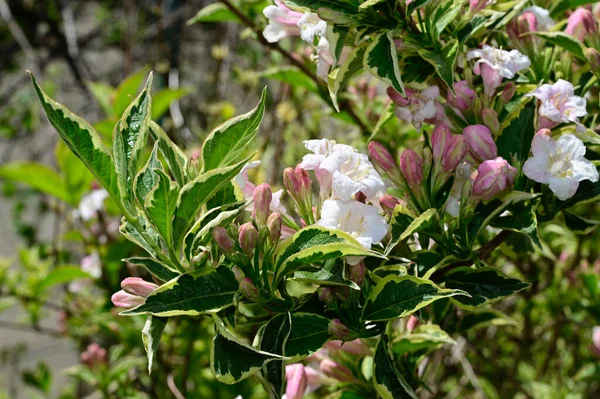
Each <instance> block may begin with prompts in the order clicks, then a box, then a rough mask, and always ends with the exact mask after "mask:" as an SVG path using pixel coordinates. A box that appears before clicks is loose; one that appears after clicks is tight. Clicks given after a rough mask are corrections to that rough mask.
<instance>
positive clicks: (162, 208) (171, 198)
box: [144, 169, 179, 245]
mask: <svg viewBox="0 0 600 399" xmlns="http://www.w3.org/2000/svg"><path fill="white" fill-rule="evenodd" d="M154 172H155V173H156V175H157V176H158V184H157V185H156V187H154V188H153V189H152V190H151V191H150V192H149V193H148V196H147V197H146V201H145V203H144V209H145V210H146V215H148V218H149V219H150V220H151V221H152V222H153V223H154V226H156V228H157V230H158V232H159V233H160V235H161V236H162V238H163V239H164V240H165V242H166V243H167V245H171V243H172V239H173V235H172V228H173V213H174V212H175V206H176V205H177V198H178V196H179V186H178V185H177V183H175V182H174V181H171V178H170V177H169V176H167V174H166V173H165V172H163V171H162V170H161V169H155V170H154Z"/></svg>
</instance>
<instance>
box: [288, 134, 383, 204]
mask: <svg viewBox="0 0 600 399" xmlns="http://www.w3.org/2000/svg"><path fill="white" fill-rule="evenodd" d="M304 145H305V146H306V148H307V149H309V150H311V151H313V152H314V154H308V155H305V156H304V158H303V159H302V162H301V163H300V165H299V166H300V167H301V168H303V169H306V170H314V171H315V174H316V176H317V180H318V181H319V185H320V186H321V196H322V197H328V196H329V195H328V193H329V190H330V189H331V190H332V192H333V197H334V198H341V199H343V200H350V199H352V196H353V195H354V194H356V193H358V192H359V191H360V192H362V193H363V194H364V195H365V197H366V199H367V201H369V200H371V199H372V198H374V197H376V196H377V195H379V194H380V192H382V191H384V190H385V184H384V182H383V180H382V179H381V176H379V173H377V171H376V170H375V168H374V167H373V164H372V163H371V162H370V161H369V157H368V156H367V155H365V154H360V153H358V152H357V151H356V150H355V149H354V148H353V147H351V146H349V145H344V144H337V143H336V142H335V141H333V140H307V141H305V142H304Z"/></svg>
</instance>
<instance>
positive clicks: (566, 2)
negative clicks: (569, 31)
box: [550, 0, 597, 18]
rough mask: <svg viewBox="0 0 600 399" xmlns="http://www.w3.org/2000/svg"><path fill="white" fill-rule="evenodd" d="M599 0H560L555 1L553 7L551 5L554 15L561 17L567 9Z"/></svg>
mask: <svg viewBox="0 0 600 399" xmlns="http://www.w3.org/2000/svg"><path fill="white" fill-rule="evenodd" d="M596 2H597V0H559V1H556V2H553V3H552V4H553V7H550V12H551V15H552V17H559V18H560V17H561V16H562V14H563V13H564V12H565V11H567V10H574V9H576V8H577V7H581V6H585V5H587V4H593V3H596Z"/></svg>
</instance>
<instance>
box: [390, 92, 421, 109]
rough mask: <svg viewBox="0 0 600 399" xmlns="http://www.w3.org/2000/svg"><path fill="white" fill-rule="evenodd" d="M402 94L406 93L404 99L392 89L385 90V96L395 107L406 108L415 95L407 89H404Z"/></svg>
mask: <svg viewBox="0 0 600 399" xmlns="http://www.w3.org/2000/svg"><path fill="white" fill-rule="evenodd" d="M404 92H405V93H406V97H404V96H403V95H402V94H400V93H399V92H397V91H396V90H395V89H394V88H393V87H388V88H387V95H388V96H389V97H390V99H391V100H392V101H393V102H394V103H395V104H396V105H399V106H401V107H407V106H408V105H409V104H410V102H411V99H412V98H413V97H414V95H415V93H416V91H414V90H413V89H409V88H405V89H404Z"/></svg>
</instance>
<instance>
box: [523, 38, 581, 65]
mask: <svg viewBox="0 0 600 399" xmlns="http://www.w3.org/2000/svg"><path fill="white" fill-rule="evenodd" d="M532 34H534V35H536V36H538V37H541V38H543V39H545V40H547V41H548V42H550V43H552V44H554V45H555V46H558V47H561V48H563V49H564V50H567V51H568V52H569V53H571V54H573V55H574V56H575V57H577V58H579V59H580V60H582V61H585V62H587V57H586V56H585V46H584V45H583V43H581V42H580V41H579V40H577V39H576V38H575V37H573V36H571V35H569V34H567V33H564V32H532Z"/></svg>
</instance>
